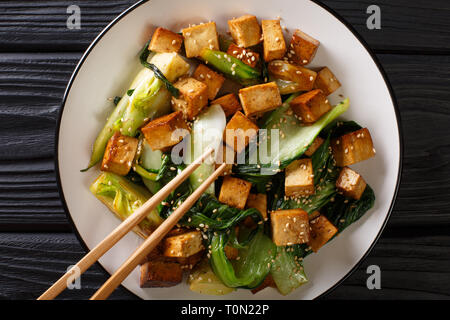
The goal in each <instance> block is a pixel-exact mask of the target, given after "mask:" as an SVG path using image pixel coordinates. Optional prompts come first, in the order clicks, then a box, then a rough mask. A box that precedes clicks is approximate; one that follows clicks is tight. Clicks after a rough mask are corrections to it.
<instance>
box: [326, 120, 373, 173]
mask: <svg viewBox="0 0 450 320" xmlns="http://www.w3.org/2000/svg"><path fill="white" fill-rule="evenodd" d="M331 148H332V150H333V156H334V159H335V160H336V165H338V166H339V167H345V166H349V165H352V164H355V163H358V162H361V161H364V160H367V159H369V158H371V157H373V156H375V148H374V147H373V142H372V137H371V136H370V132H369V130H367V128H363V129H360V130H357V131H355V132H350V133H347V134H344V135H343V136H341V137H339V138H337V139H334V140H332V141H331Z"/></svg>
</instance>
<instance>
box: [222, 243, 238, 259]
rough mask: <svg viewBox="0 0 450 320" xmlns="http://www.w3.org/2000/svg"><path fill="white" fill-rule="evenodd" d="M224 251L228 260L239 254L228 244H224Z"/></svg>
mask: <svg viewBox="0 0 450 320" xmlns="http://www.w3.org/2000/svg"><path fill="white" fill-rule="evenodd" d="M224 251H225V255H226V256H227V258H228V259H229V260H236V258H237V257H238V255H239V250H238V249H236V248H234V247H232V246H229V245H226V246H225V248H224Z"/></svg>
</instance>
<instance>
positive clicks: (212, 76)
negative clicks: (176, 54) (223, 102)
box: [192, 64, 225, 100]
mask: <svg viewBox="0 0 450 320" xmlns="http://www.w3.org/2000/svg"><path fill="white" fill-rule="evenodd" d="M192 76H193V77H194V78H195V79H197V80H198V81H200V82H203V83H204V84H206V85H207V87H208V99H209V100H213V99H214V98H215V97H216V95H217V93H218V92H219V90H220V88H221V87H222V85H223V83H224V81H225V78H224V77H223V76H222V75H220V74H218V73H217V72H214V71H212V70H211V69H210V68H208V67H207V66H205V65H204V64H199V65H198V67H197V69H195V71H194V74H193V75H192Z"/></svg>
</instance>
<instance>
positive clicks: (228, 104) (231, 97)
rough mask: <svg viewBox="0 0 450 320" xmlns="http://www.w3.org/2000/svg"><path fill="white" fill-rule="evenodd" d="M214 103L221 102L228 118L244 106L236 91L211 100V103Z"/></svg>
mask: <svg viewBox="0 0 450 320" xmlns="http://www.w3.org/2000/svg"><path fill="white" fill-rule="evenodd" d="M214 104H220V106H221V107H222V109H223V112H225V116H226V117H227V118H228V117H230V116H232V115H234V114H235V113H236V112H238V111H240V110H242V106H241V104H240V103H239V100H238V98H237V97H236V95H235V94H234V93H229V94H226V95H224V96H222V97H220V98H217V99H215V100H213V101H211V105H214Z"/></svg>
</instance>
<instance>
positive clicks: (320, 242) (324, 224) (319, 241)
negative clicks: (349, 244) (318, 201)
mask: <svg viewBox="0 0 450 320" xmlns="http://www.w3.org/2000/svg"><path fill="white" fill-rule="evenodd" d="M309 225H310V227H311V232H310V239H309V242H308V244H309V246H310V247H311V249H312V250H313V251H314V252H317V251H319V249H320V248H322V247H323V246H324V245H325V244H326V243H327V242H328V241H329V240H330V239H331V238H333V237H334V235H335V234H336V233H337V232H338V229H337V228H336V227H335V226H333V224H332V223H331V222H330V221H329V220H328V219H327V218H326V217H325V216H323V215H320V216H319V217H317V218H315V219H314V220H311V221H310V222H309Z"/></svg>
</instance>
